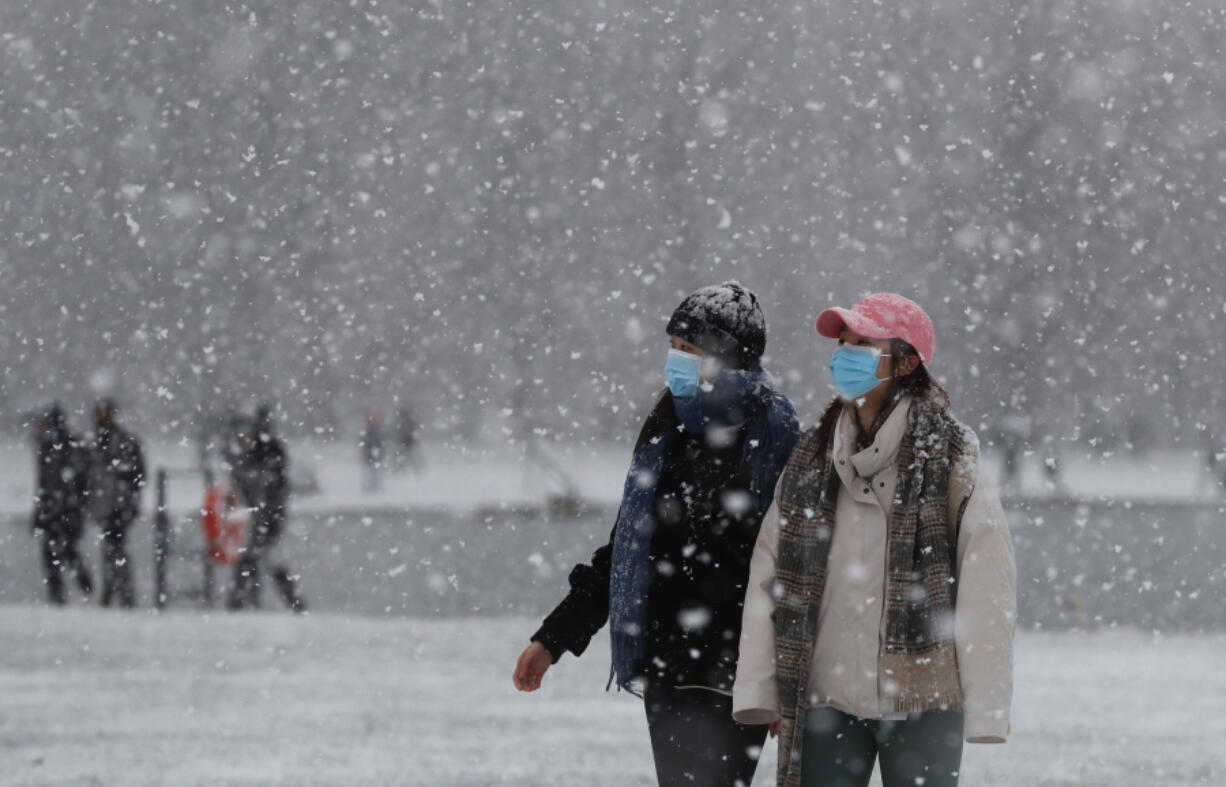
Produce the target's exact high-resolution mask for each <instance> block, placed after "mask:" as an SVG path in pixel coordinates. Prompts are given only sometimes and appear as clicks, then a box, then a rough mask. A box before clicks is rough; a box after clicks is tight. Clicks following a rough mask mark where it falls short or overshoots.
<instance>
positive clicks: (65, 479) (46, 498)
mask: <svg viewBox="0 0 1226 787" xmlns="http://www.w3.org/2000/svg"><path fill="white" fill-rule="evenodd" d="M36 430H37V431H36V434H35V441H36V446H37V463H38V467H37V485H38V486H37V489H36V490H35V493H34V521H33V525H34V536H35V538H36V539H38V540H39V541H40V542H41V547H42V563H43V577H44V580H45V582H46V584H47V596H48V598H49V599H50V600H51V603H53V604H64V603H65V602H66V601H67V600H68V598H67V593H66V591H65V589H64V575H65V574H68V573H70V572H71V573H72V574H73V575H74V576H75V578H76V582H77V587H79V588H80V589H81V592H82V593H84V594H85V595H86V596H89V595H91V594H92V593H93V588H94V583H93V578H92V577H91V576H90V573H89V569H88V568H87V567H86V566H85V563H84V562H83V561H82V560H81V553H80V551H79V550H78V548H77V544H78V542H79V541H80V540H81V534H82V531H83V530H84V527H85V503H86V495H87V493H88V489H89V452H88V451H87V449H86V448H85V446H84V445H83V444H82V442H81V440H80V438H78V437H77V435H75V434H73V433H72V431H71V430H70V429H69V428H68V421H67V419H66V418H65V416H64V411H63V409H62V408H61V407H60V406H59V404H53V405H51V406H50V407H48V408H47V410H46V411H45V412H44V413H43V414H42V415H41V416H40V417H39V419H38V422H37V427H36Z"/></svg>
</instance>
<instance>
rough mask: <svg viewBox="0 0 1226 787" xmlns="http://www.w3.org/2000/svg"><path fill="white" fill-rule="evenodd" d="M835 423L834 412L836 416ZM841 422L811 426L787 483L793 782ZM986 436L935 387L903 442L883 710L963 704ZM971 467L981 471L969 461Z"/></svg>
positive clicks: (786, 769)
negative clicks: (971, 527)
mask: <svg viewBox="0 0 1226 787" xmlns="http://www.w3.org/2000/svg"><path fill="white" fill-rule="evenodd" d="M831 426H833V424H831ZM833 433H834V430H833V428H829V429H826V430H821V429H818V428H814V429H811V430H809V431H808V432H807V433H805V435H804V436H802V437H801V439H800V442H799V443H798V444H797V446H796V450H795V451H794V452H793V454H792V457H791V459H790V460H789V462H788V465H787V467H786V468H785V469H784V471H783V477H782V482H781V485H780V489H779V501H778V502H779V513H780V532H779V559H778V564H777V572H776V586H775V596H776V608H775V650H776V662H777V680H778V686H779V702H780V709H781V712H782V716H783V720H782V723H781V724H780V729H779V772H778V783H779V785H781V787H799V785H800V760H801V744H802V740H803V735H802V734H801V727H799V726H798V723H799V722H800V721H801V720H802V719H803V717H804V712H805V710H806V709H807V707H808V698H807V696H806V695H807V693H808V683H809V670H810V664H811V662H812V659H813V648H814V643H815V641H816V639H817V621H818V613H819V612H820V610H821V606H822V593H823V591H824V589H825V585H826V575H827V573H828V570H829V569H828V566H827V563H828V562H829V557H830V544H831V542H832V540H833V537H834V527H835V511H836V506H837V502H838V494H839V486H840V480H839V475H838V473H837V472H836V471H835V470H834V469H833V462H832V461H831V454H832V451H833V445H832V444H833V439H832V438H833ZM975 439H976V438H975V436H974V434H973V433H971V432H970V430H968V429H966V427H964V426H962V425H961V424H959V423H958V422H957V421H956V420H954V418H953V417H952V416H951V415H950V414H949V410H948V406H947V405H946V404H945V403H944V402H943V401H940V400H937V399H936V398H935V397H922V398H917V399H915V400H914V401H913V402H912V404H911V410H910V412H909V413H908V416H907V431H906V434H905V435H904V437H903V441H902V446H901V447H900V449H899V453H898V460H897V467H898V480H897V486H896V487H895V492H894V501H893V505H892V509H891V513H890V518H889V523H888V535H887V545H886V588H885V590H886V595H885V616H886V625H885V638H884V642H883V645H882V649H881V653H880V663H879V675H880V676H881V677H880V679H879V680H880V686H881V703H882V711H883V713H886V712H889V713H893V712H902V713H916V712H922V711H926V710H932V709H938V708H941V709H961V707H962V690H961V686H960V682H959V678H958V663H957V654H956V651H955V647H954V630H953V614H954V599H955V592H956V589H955V576H956V574H955V571H954V566H955V564H956V562H955V556H956V546H957V537H956V534H957V530H958V525H959V524H960V522H961V518H962V514H963V512H964V511H965V508H966V503H967V501H968V500H969V499H970V493H971V490H972V487H973V483H974V468H969V469H968V468H967V467H966V466H965V465H966V462H965V461H964V457H965V456H966V455H967V453H968V451H967V447H968V446H973V441H974V440H975ZM968 470H969V471H968Z"/></svg>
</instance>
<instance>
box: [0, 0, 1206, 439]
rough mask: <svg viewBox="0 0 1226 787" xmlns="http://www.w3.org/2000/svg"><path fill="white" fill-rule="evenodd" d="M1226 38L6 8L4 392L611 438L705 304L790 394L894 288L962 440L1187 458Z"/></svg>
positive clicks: (808, 390) (822, 23)
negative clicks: (762, 341) (399, 414)
mask: <svg viewBox="0 0 1226 787" xmlns="http://www.w3.org/2000/svg"><path fill="white" fill-rule="evenodd" d="M1224 42H1226V9H1223V7H1221V5H1220V3H1218V2H1216V0H1192V1H1191V2H1189V3H1186V4H1179V5H1174V4H1170V3H1163V2H1158V0H1082V1H1081V2H1066V1H1063V0H1001V2H994V3H963V2H951V1H949V0H894V2H889V3H880V4H876V3H857V2H842V1H837V2H836V1H835V0H824V1H822V2H815V3H808V2H806V3H782V2H764V3H751V4H746V3H743V2H732V0H687V1H686V2H680V1H679V0H663V1H662V2H661V1H658V0H653V2H637V1H636V0H592V2H585V3H571V2H563V0H500V1H499V2H477V1H474V2H467V3H460V2H441V1H437V2H424V1H423V2H405V3H391V2H385V1H384V2H371V1H370V0H352V1H351V2H348V3H340V2H336V0H295V2H278V1H276V0H263V1H257V2H230V3H216V4H195V3H186V2H171V1H170V0H162V1H161V2H155V1H154V0H107V1H106V2H89V3H81V2H75V1H74V2H69V1H68V0H27V1H25V2H22V1H20V0H6V1H5V2H2V3H0V74H2V79H0V324H2V325H3V330H2V331H0V374H2V376H0V396H2V397H3V401H0V405H2V406H3V407H4V408H5V410H6V412H7V413H8V414H9V418H10V421H11V420H12V418H13V414H14V413H16V412H18V411H20V410H21V409H23V408H25V407H28V406H29V405H30V404H31V403H34V402H38V401H43V400H46V399H49V398H52V397H60V398H62V399H64V400H65V401H67V402H68V403H70V404H79V403H83V402H85V401H86V400H87V399H88V398H90V397H91V396H92V395H93V392H94V391H96V390H101V389H107V390H109V391H111V392H113V393H115V394H116V395H118V396H119V398H120V399H121V400H125V401H128V402H131V403H132V405H133V407H134V408H138V409H139V410H140V411H141V412H142V413H143V414H144V415H145V417H146V418H150V419H156V420H157V421H159V422H161V423H165V424H167V425H168V427H167V428H168V429H169V430H170V431H171V432H172V433H173V432H177V431H182V430H183V429H184V428H186V426H188V425H190V423H191V422H192V419H193V418H194V417H195V416H196V414H198V413H201V412H211V411H216V410H218V409H220V408H222V407H224V406H226V404H228V403H240V404H242V403H246V402H250V401H252V400H254V399H257V398H272V399H275V400H277V401H278V402H280V403H281V405H282V406H283V407H284V408H285V417H286V420H287V423H288V424H290V425H291V428H293V429H296V430H299V431H320V432H323V433H328V432H329V431H330V430H333V429H335V428H343V429H345V430H348V431H352V429H353V428H355V427H356V422H357V420H358V418H359V417H360V413H361V411H362V410H364V409H366V408H368V407H374V406H383V407H391V406H392V403H393V401H394V400H395V399H396V398H400V399H401V400H407V401H409V402H411V403H412V404H413V405H414V406H415V408H416V409H417V411H418V413H419V417H421V418H422V420H424V421H426V423H427V426H428V428H429V429H432V430H436V431H448V432H453V433H458V434H463V435H466V436H472V435H474V434H476V433H477V432H478V431H484V432H485V433H486V434H488V435H490V436H493V437H501V436H502V435H504V434H506V435H509V436H520V435H525V434H530V433H532V431H534V430H535V431H536V432H537V433H538V434H541V435H544V436H547V437H560V438H564V439H574V438H586V437H589V436H606V435H610V434H620V433H622V432H623V431H624V429H625V425H626V424H627V423H630V422H631V421H634V420H636V419H637V418H639V417H641V411H642V408H643V407H644V406H646V405H647V404H648V402H649V399H650V395H651V392H652V391H653V389H654V388H655V387H657V386H658V385H659V384H660V366H661V364H662V363H663V354H664V343H663V339H662V330H663V324H664V321H665V319H666V318H667V315H668V313H669V311H670V310H671V309H672V308H673V307H674V306H675V305H676V303H677V302H678V301H679V299H680V297H681V296H682V295H684V294H685V293H686V292H688V291H690V290H692V289H694V288H695V287H697V286H699V285H702V284H706V283H711V282H714V281H718V280H722V279H725V278H737V279H739V280H740V281H742V282H743V283H744V284H746V285H747V286H749V287H751V288H752V289H754V290H756V291H757V292H758V293H759V294H760V295H761V296H762V297H763V300H764V302H765V303H764V305H765V306H766V309H767V316H768V320H769V323H770V340H769V346H768V356H769V358H768V364H767V365H768V367H769V368H770V369H772V370H773V371H775V372H778V373H779V374H780V376H781V378H782V379H783V381H784V384H785V387H786V388H787V389H788V390H789V391H790V392H791V393H792V394H793V395H794V396H796V397H797V398H798V399H800V400H802V401H809V402H812V403H816V402H817V401H820V400H824V399H826V398H827V397H828V396H829V395H830V394H829V390H828V388H827V387H826V375H825V372H824V369H823V366H824V363H825V360H826V357H827V356H826V354H825V353H826V351H825V350H824V349H823V348H821V347H820V346H819V344H818V341H817V339H816V337H815V335H814V333H813V327H812V318H813V317H814V316H815V314H816V312H817V310H818V309H819V308H821V307H823V306H825V305H827V304H829V303H831V302H840V303H850V302H851V301H852V300H854V299H855V298H856V297H858V296H859V295H861V294H864V293H865V292H867V291H871V290H874V289H892V290H899V291H903V292H907V293H909V294H911V295H913V297H915V298H916V299H917V300H919V301H920V302H922V303H924V304H925V305H926V306H927V307H929V309H930V311H931V312H932V313H933V314H934V317H935V319H936V321H937V324H938V337H939V346H938V355H937V367H936V370H937V372H938V373H939V374H940V375H942V376H943V378H944V379H945V381H946V382H947V383H948V384H949V385H950V386H951V387H953V388H954V389H956V390H957V392H958V396H957V399H958V402H959V404H960V410H961V411H962V412H963V413H964V414H965V415H967V416H968V418H969V419H970V420H971V421H972V422H974V421H976V420H977V419H979V420H983V421H989V420H991V419H993V418H995V416H996V415H997V413H999V411H1000V408H1001V404H1002V403H1005V404H1010V405H1015V406H1018V407H1021V408H1023V409H1026V410H1028V411H1029V412H1031V413H1032V414H1033V415H1034V416H1035V418H1036V419H1037V420H1038V421H1040V422H1042V423H1044V424H1046V425H1047V427H1046V428H1047V429H1048V430H1049V431H1050V432H1052V433H1055V434H1058V435H1061V436H1063V437H1067V438H1069V439H1078V440H1081V439H1093V438H1103V439H1108V440H1110V438H1111V436H1113V435H1114V436H1118V437H1121V438H1124V439H1143V440H1146V441H1148V440H1149V439H1150V438H1151V437H1153V436H1154V435H1155V433H1156V432H1167V431H1171V432H1172V433H1173V434H1175V435H1181V436H1183V437H1189V436H1191V435H1192V434H1193V433H1194V432H1196V431H1197V430H1198V429H1199V428H1203V427H1205V426H1207V427H1208V428H1210V429H1212V428H1214V424H1215V423H1217V422H1220V421H1221V415H1220V413H1221V408H1222V405H1223V395H1222V387H1223V386H1222V383H1223V378H1224V376H1226V373H1224V372H1223V366H1222V363H1221V360H1220V358H1221V353H1219V351H1218V347H1219V344H1220V339H1221V335H1222V326H1223V324H1224V322H1223V321H1224V320H1226V300H1224V296H1223V288H1224V287H1226V268H1224V267H1223V263H1222V241H1221V238H1222V231H1221V219H1222V214H1223V212H1224V211H1226V184H1224V182H1223V178H1224V174H1226V166H1224V165H1226V145H1224V144H1223V142H1224V140H1223V133H1222V128H1223V119H1224V118H1226V93H1224V91H1223V88H1222V87H1221V86H1222V84H1223V83H1224V81H1226V61H1224V60H1223V57H1222V47H1223V43H1224ZM864 271H869V272H870V273H871V275H870V276H869V277H867V278H866V277H865V275H864ZM802 409H807V410H808V412H809V415H810V417H811V416H812V413H813V412H814V411H815V409H816V407H815V404H814V405H811V406H809V407H808V408H802Z"/></svg>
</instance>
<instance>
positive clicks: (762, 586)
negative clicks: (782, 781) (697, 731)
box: [732, 487, 780, 724]
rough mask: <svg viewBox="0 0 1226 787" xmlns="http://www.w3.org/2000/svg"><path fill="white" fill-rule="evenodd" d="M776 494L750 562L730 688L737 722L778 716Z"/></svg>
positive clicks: (773, 719)
mask: <svg viewBox="0 0 1226 787" xmlns="http://www.w3.org/2000/svg"><path fill="white" fill-rule="evenodd" d="M778 500H779V495H778V487H776V490H775V502H773V503H771V507H770V508H769V509H767V511H766V516H765V517H763V519H762V528H761V529H760V530H759V531H758V540H757V542H756V543H755V544H754V548H753V558H752V559H751V560H750V564H749V586H748V587H747V588H746V589H745V610H744V613H743V617H742V622H741V643H740V654H739V655H738V657H737V668H736V682H735V683H734V684H733V686H732V718H733V719H735V720H736V721H738V722H740V723H741V724H770V723H772V722H776V721H778V720H779V718H780V715H779V690H778V688H777V686H776V684H775V597H774V595H773V592H772V590H773V588H774V585H775V564H776V561H777V559H778V557H779V503H778Z"/></svg>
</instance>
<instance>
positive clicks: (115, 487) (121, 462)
mask: <svg viewBox="0 0 1226 787" xmlns="http://www.w3.org/2000/svg"><path fill="white" fill-rule="evenodd" d="M93 460H94V475H93V481H92V485H91V488H90V497H91V498H92V499H93V500H94V505H95V509H94V510H95V511H96V512H98V513H99V514H100V515H101V516H103V517H105V518H106V519H107V520H108V521H118V522H119V523H121V524H127V523H130V522H131V521H132V520H134V519H136V517H137V516H139V515H140V496H141V489H142V488H143V487H144V485H145V457H144V454H143V452H142V451H141V446H140V440H138V439H137V437H136V436H135V435H133V434H132V433H131V432H128V431H127V430H126V429H123V428H121V427H119V426H112V427H109V428H106V429H100V430H98V434H97V436H96V437H95V439H94V445H93Z"/></svg>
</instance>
